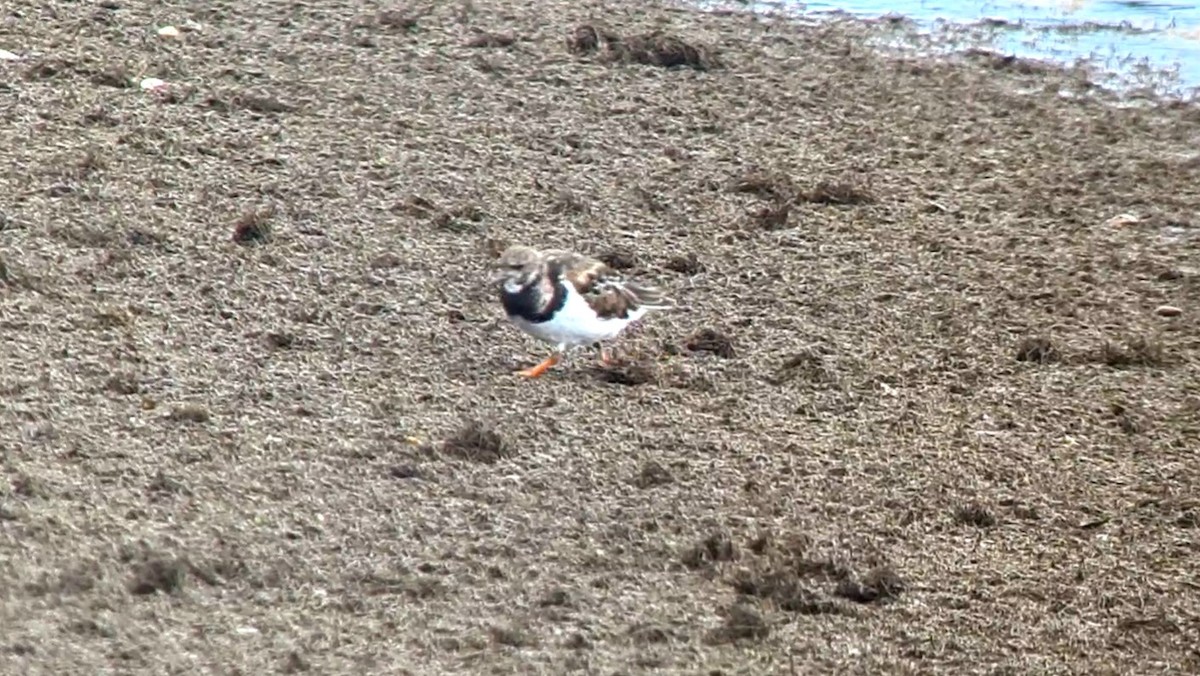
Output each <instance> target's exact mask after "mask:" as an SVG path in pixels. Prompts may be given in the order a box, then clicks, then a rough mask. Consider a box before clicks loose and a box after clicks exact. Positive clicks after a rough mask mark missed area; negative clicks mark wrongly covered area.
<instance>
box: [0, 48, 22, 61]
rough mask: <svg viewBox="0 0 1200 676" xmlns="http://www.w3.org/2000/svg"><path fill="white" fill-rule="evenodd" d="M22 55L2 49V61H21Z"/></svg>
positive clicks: (0, 51) (0, 54)
mask: <svg viewBox="0 0 1200 676" xmlns="http://www.w3.org/2000/svg"><path fill="white" fill-rule="evenodd" d="M20 60H21V57H20V56H17V55H16V54H13V53H12V52H10V51H8V50H7V49H0V61H20Z"/></svg>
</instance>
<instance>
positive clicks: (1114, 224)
mask: <svg viewBox="0 0 1200 676" xmlns="http://www.w3.org/2000/svg"><path fill="white" fill-rule="evenodd" d="M1141 222H1142V219H1141V218H1140V217H1138V216H1135V215H1134V214H1117V215H1116V216H1113V217H1112V218H1110V219H1108V220H1107V221H1105V223H1104V224H1105V225H1107V226H1108V227H1110V228H1122V227H1125V226H1129V225H1137V224H1138V223H1141Z"/></svg>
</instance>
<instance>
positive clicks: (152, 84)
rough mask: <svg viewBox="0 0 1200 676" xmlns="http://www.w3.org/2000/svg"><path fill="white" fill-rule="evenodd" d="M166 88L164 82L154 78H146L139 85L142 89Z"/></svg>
mask: <svg viewBox="0 0 1200 676" xmlns="http://www.w3.org/2000/svg"><path fill="white" fill-rule="evenodd" d="M166 86H167V82H166V81H165V80H160V79H158V78H156V77H148V78H146V79H144V80H142V83H141V87H142V89H161V88H163V87H166Z"/></svg>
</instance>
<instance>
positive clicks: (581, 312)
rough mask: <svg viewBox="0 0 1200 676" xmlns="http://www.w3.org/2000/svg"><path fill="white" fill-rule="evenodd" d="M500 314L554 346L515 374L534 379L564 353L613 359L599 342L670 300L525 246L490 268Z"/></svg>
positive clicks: (567, 255)
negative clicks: (590, 351)
mask: <svg viewBox="0 0 1200 676" xmlns="http://www.w3.org/2000/svg"><path fill="white" fill-rule="evenodd" d="M493 267H494V268H495V269H496V270H497V274H496V276H495V278H494V279H493V283H494V284H496V285H497V287H498V290H499V293H500V301H501V303H502V304H503V305H504V311H505V314H506V315H507V316H508V319H509V321H511V322H512V323H513V324H514V325H516V327H517V328H519V329H521V330H522V331H524V332H525V333H527V334H529V335H531V336H533V337H534V338H537V339H538V340H541V341H543V342H546V343H550V344H552V345H553V346H554V351H553V352H552V353H551V354H550V356H548V357H546V359H545V360H543V361H542V362H540V363H538V364H537V365H535V366H531V367H530V368H527V369H522V370H520V371H517V374H518V375H520V376H523V377H526V378H538V377H540V376H542V375H543V374H545V373H546V371H548V370H549V369H550V368H551V367H553V366H555V365H557V364H558V363H559V362H560V361H562V360H563V359H564V358H565V356H566V354H567V352H568V350H571V349H574V348H578V347H584V346H589V345H595V346H599V348H600V361H601V363H603V364H605V365H611V364H612V363H613V360H612V358H611V356H610V355H609V353H608V350H607V349H606V348H605V345H604V342H603V341H607V340H611V339H613V338H616V337H617V336H618V335H619V334H620V333H621V332H622V331H624V330H625V328H626V327H627V326H629V325H630V324H632V323H633V322H635V321H637V320H639V319H641V318H642V317H644V316H645V315H646V313H647V312H649V311H651V310H666V309H669V308H671V307H672V303H671V301H670V300H669V299H668V298H667V297H666V296H665V295H664V293H663V292H662V291H661V290H660V289H659V288H658V287H656V286H653V285H651V284H648V283H644V282H640V281H635V280H629V279H625V278H624V277H623V276H622V275H620V274H619V273H618V272H617V271H616V270H614V269H612V268H611V267H609V266H608V265H606V264H605V263H603V262H601V261H599V260H597V259H595V258H591V257H589V256H585V255H583V254H579V253H575V252H573V251H565V250H561V249H546V250H538V249H535V248H533V247H529V246H525V245H513V246H510V247H508V248H507V249H505V250H504V251H503V252H502V253H501V254H500V256H499V258H497V259H496V260H495V262H494V264H493Z"/></svg>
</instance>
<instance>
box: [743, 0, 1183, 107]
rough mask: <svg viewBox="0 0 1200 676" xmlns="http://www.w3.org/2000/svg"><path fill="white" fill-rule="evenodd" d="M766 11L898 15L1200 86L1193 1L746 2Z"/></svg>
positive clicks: (1119, 71)
mask: <svg viewBox="0 0 1200 676" xmlns="http://www.w3.org/2000/svg"><path fill="white" fill-rule="evenodd" d="M748 5H749V6H751V7H755V8H758V9H762V10H766V11H784V12H788V13H798V14H801V15H806V16H813V15H822V14H826V15H827V14H830V13H834V12H841V13H845V14H849V15H852V16H855V17H859V18H876V17H882V16H888V15H892V16H895V15H900V16H904V17H907V18H909V19H911V20H912V22H913V26H912V27H913V28H915V29H916V31H917V32H918V33H919V34H922V35H925V36H934V37H935V38H936V39H937V40H938V43H939V44H941V45H942V46H947V47H954V46H958V47H961V46H963V45H962V44H958V45H955V44H952V43H954V42H956V41H958V42H967V43H969V46H974V47H982V48H988V49H994V50H996V51H1000V52H1003V53H1005V54H1015V55H1017V56H1024V57H1033V58H1038V59H1048V60H1053V61H1056V62H1059V63H1065V64H1074V63H1076V62H1078V61H1080V60H1081V59H1082V60H1086V61H1087V62H1089V63H1090V64H1091V65H1092V66H1093V67H1094V68H1095V69H1097V70H1098V71H1099V74H1100V75H1102V76H1104V77H1102V78H1101V80H1102V84H1105V85H1107V86H1110V87H1112V88H1114V89H1118V90H1126V91H1128V90H1131V89H1137V88H1143V87H1152V88H1153V89H1156V90H1158V91H1160V92H1162V91H1165V92H1169V93H1174V94H1176V95H1181V96H1194V95H1196V93H1197V90H1198V89H1200V2H1196V1H1194V0H1193V1H1189V0H1182V1H1176V2H1146V1H1143V0H1025V1H1024V2H1014V1H1008V0H1000V1H992V2H969V1H956V0H897V1H894V2H885V1H884V0H816V1H814V2H807V3H805V2H794V1H792V0H784V1H783V2H752V3H748Z"/></svg>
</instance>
